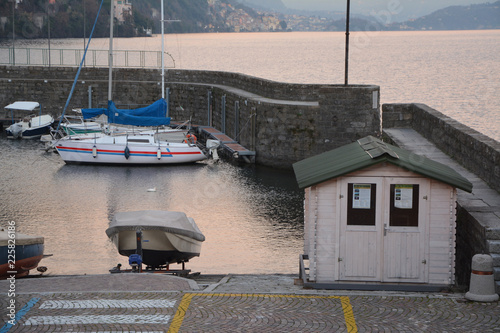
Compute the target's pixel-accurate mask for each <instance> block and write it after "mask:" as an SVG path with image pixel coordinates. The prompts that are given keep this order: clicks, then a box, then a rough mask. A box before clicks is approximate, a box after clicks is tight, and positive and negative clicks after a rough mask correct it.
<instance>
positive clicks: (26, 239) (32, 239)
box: [0, 228, 44, 246]
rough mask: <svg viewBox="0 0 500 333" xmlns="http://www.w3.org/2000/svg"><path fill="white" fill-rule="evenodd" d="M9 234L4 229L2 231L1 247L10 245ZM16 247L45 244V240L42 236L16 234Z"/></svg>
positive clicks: (0, 230) (0, 233) (0, 235)
mask: <svg viewBox="0 0 500 333" xmlns="http://www.w3.org/2000/svg"><path fill="white" fill-rule="evenodd" d="M9 239H12V238H10V237H9V232H8V231H7V230H5V229H3V228H1V229H0V246H7V245H8V244H9ZM15 241H16V245H33V244H43V242H44V239H43V237H40V236H30V235H26V234H21V233H19V232H16V237H15Z"/></svg>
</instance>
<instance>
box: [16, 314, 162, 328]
mask: <svg viewBox="0 0 500 333" xmlns="http://www.w3.org/2000/svg"><path fill="white" fill-rule="evenodd" d="M170 318H171V316H170V315H86V316H32V317H30V318H29V319H28V320H26V322H25V323H24V325H25V326H36V325H88V324H168V323H170Z"/></svg>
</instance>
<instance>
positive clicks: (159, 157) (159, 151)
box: [156, 148, 161, 160]
mask: <svg viewBox="0 0 500 333" xmlns="http://www.w3.org/2000/svg"><path fill="white" fill-rule="evenodd" d="M156 157H157V158H158V159H159V160H160V159H161V149H160V148H158V150H157V151H156Z"/></svg>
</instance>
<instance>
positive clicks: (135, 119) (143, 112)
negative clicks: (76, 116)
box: [82, 98, 170, 126]
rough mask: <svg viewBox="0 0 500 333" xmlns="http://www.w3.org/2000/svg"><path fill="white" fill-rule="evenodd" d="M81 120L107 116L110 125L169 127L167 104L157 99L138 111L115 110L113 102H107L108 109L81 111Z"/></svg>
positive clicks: (163, 100)
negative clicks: (102, 115)
mask: <svg viewBox="0 0 500 333" xmlns="http://www.w3.org/2000/svg"><path fill="white" fill-rule="evenodd" d="M82 114H83V119H90V118H94V117H97V116H100V115H101V114H104V115H106V116H108V122H109V123H112V124H122V125H133V126H162V125H170V117H167V102H166V101H165V99H163V98H162V99H159V100H157V101H156V102H154V103H153V104H151V105H149V106H146V107H143V108H138V109H117V108H116V106H115V103H114V102H113V101H109V102H108V108H107V109H104V108H98V109H82Z"/></svg>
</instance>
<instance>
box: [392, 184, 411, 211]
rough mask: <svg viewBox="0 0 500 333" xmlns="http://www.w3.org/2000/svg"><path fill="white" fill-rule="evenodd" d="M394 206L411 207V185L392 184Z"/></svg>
mask: <svg viewBox="0 0 500 333" xmlns="http://www.w3.org/2000/svg"><path fill="white" fill-rule="evenodd" d="M394 207H396V208H400V209H412V208H413V185H402V184H397V185H394Z"/></svg>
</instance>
